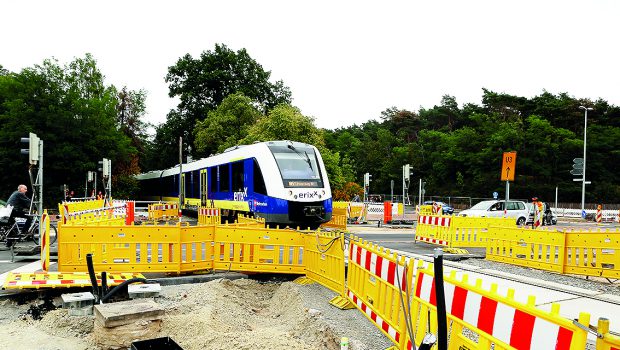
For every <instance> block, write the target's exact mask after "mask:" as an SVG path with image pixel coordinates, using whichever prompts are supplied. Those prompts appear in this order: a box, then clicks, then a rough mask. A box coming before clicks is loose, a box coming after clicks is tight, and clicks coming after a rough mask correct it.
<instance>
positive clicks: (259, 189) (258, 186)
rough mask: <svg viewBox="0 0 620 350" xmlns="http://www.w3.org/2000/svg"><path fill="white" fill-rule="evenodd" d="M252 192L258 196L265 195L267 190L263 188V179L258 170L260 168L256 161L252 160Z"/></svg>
mask: <svg viewBox="0 0 620 350" xmlns="http://www.w3.org/2000/svg"><path fill="white" fill-rule="evenodd" d="M254 192H255V193H259V194H265V195H266V194H267V188H266V187H265V179H263V172H262V171H261V170H260V166H259V165H258V162H257V161H256V159H254Z"/></svg>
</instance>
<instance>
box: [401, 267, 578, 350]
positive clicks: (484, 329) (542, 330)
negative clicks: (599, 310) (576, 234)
mask: <svg viewBox="0 0 620 350" xmlns="http://www.w3.org/2000/svg"><path fill="white" fill-rule="evenodd" d="M444 291H445V302H446V313H447V316H448V317H447V320H448V327H447V328H448V339H449V343H448V348H449V349H471V350H473V349H481V350H482V349H485V350H486V349H491V348H494V349H495V350H504V349H506V350H507V349H555V350H577V349H579V350H583V349H585V346H586V340H587V332H586V331H585V330H584V329H583V328H581V327H579V326H578V325H575V324H574V323H573V322H572V320H569V319H566V318H563V317H562V316H560V305H559V304H555V303H554V304H552V305H551V311H550V312H547V311H543V310H541V309H538V308H537V307H536V305H535V302H536V299H535V297H534V296H530V297H529V298H528V302H527V304H521V303H519V302H517V301H515V300H514V290H509V291H508V295H507V296H502V295H499V294H498V293H497V284H492V285H491V289H490V290H485V289H483V288H482V280H481V279H478V280H476V283H475V285H472V284H470V283H469V281H468V276H467V275H464V276H463V278H462V280H458V279H457V278H456V272H452V273H451V274H450V275H449V276H444ZM436 304H437V302H436V296H435V286H434V276H433V271H432V269H430V268H429V269H424V270H420V271H418V275H417V278H416V285H415V292H414V296H413V305H412V309H411V310H412V312H411V318H410V320H411V324H412V325H413V327H412V328H413V329H412V333H413V334H414V342H415V344H416V347H417V346H419V345H420V343H421V342H422V339H423V338H424V335H425V333H426V332H431V333H434V334H437V327H436V325H437V307H436ZM429 314H430V320H429ZM578 322H579V323H580V324H581V325H585V326H587V325H589V322H590V315H589V314H587V313H580V315H579V319H578ZM429 324H430V327H431V329H428V328H429V327H428V325H429ZM407 338H408V339H407V343H406V348H407V349H412V344H411V341H412V340H411V339H410V338H409V336H407ZM491 344H493V345H491ZM401 349H402V348H401Z"/></svg>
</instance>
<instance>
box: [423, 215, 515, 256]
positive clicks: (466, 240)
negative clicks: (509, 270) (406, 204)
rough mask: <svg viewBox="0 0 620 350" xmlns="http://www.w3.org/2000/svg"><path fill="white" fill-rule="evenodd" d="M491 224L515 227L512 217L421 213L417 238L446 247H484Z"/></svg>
mask: <svg viewBox="0 0 620 350" xmlns="http://www.w3.org/2000/svg"><path fill="white" fill-rule="evenodd" d="M490 226H498V227H514V226H515V221H514V219H512V218H478V217H463V216H450V215H420V216H419V217H418V224H417V226H416V234H415V235H416V240H417V241H421V242H427V243H431V244H436V245H440V246H445V247H460V248H475V247H480V248H484V247H486V246H487V240H486V237H487V235H488V232H489V227H490Z"/></svg>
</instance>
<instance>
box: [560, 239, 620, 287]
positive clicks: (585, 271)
mask: <svg viewBox="0 0 620 350" xmlns="http://www.w3.org/2000/svg"><path fill="white" fill-rule="evenodd" d="M563 234H564V235H565V236H566V238H565V241H566V247H565V250H564V252H565V253H564V259H563V262H564V269H563V273H571V274H577V275H586V276H600V277H606V278H620V230H619V229H617V228H616V229H597V230H591V231H585V230H583V231H581V230H580V231H572V230H570V231H564V232H563Z"/></svg>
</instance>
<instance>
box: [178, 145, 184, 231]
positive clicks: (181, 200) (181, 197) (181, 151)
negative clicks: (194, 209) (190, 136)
mask: <svg viewBox="0 0 620 350" xmlns="http://www.w3.org/2000/svg"><path fill="white" fill-rule="evenodd" d="M182 179H183V137H182V136H181V137H179V223H181V206H182V204H183V194H182V193H183V192H182V191H183V181H182Z"/></svg>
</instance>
